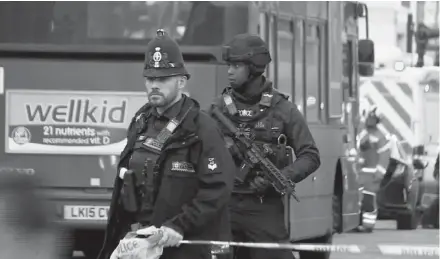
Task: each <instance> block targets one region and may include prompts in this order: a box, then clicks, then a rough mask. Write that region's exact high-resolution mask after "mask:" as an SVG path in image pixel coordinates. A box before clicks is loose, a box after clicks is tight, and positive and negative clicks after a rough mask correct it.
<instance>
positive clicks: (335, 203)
mask: <svg viewBox="0 0 440 259" xmlns="http://www.w3.org/2000/svg"><path fill="white" fill-rule="evenodd" d="M332 199H333V200H332V212H333V215H332V217H333V234H334V233H341V229H342V227H341V224H342V199H341V196H340V195H338V194H333V197H332Z"/></svg>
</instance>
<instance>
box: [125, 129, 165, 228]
mask: <svg viewBox="0 0 440 259" xmlns="http://www.w3.org/2000/svg"><path fill="white" fill-rule="evenodd" d="M157 135H158V133H157V132H156V131H155V130H154V129H153V127H152V126H150V127H148V128H147V130H146V132H143V133H142V134H140V135H138V136H137V139H136V142H135V144H134V147H133V153H132V155H131V157H130V162H129V169H131V170H133V172H134V173H135V177H136V189H137V197H138V201H139V204H138V207H139V212H138V213H137V215H136V216H135V218H136V221H138V222H141V223H145V224H149V221H150V217H151V214H152V211H153V206H154V198H153V197H154V193H155V191H156V188H157V184H156V180H157V179H156V176H157V168H155V165H156V162H157V160H158V158H159V155H160V152H158V151H157V150H155V149H154V148H153V147H151V143H154V140H155V139H156V137H157ZM147 161H148V162H147Z"/></svg>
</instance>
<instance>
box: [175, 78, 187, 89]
mask: <svg viewBox="0 0 440 259" xmlns="http://www.w3.org/2000/svg"><path fill="white" fill-rule="evenodd" d="M187 82H188V78H187V77H186V76H179V77H178V78H177V83H178V86H179V89H183V88H185V87H186V83H187Z"/></svg>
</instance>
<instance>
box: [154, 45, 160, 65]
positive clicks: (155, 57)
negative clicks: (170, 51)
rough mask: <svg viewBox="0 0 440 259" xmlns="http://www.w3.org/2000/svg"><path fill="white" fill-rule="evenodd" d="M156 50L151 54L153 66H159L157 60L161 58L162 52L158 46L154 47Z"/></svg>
mask: <svg viewBox="0 0 440 259" xmlns="http://www.w3.org/2000/svg"><path fill="white" fill-rule="evenodd" d="M155 50H156V52H154V54H153V61H154V67H156V68H158V67H159V62H160V61H161V60H162V54H161V53H160V47H156V49H155Z"/></svg>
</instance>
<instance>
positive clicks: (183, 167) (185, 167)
mask: <svg viewBox="0 0 440 259" xmlns="http://www.w3.org/2000/svg"><path fill="white" fill-rule="evenodd" d="M171 171H180V172H188V173H195V172H196V171H195V170H194V167H193V165H192V164H191V163H188V162H184V161H182V162H180V161H175V162H172V163H171Z"/></svg>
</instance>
